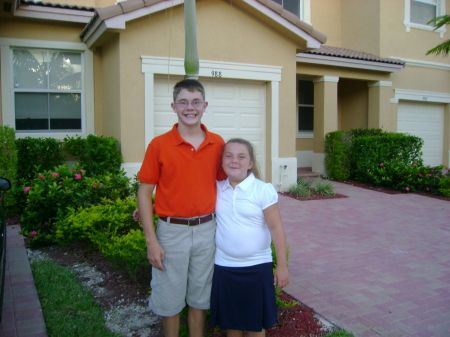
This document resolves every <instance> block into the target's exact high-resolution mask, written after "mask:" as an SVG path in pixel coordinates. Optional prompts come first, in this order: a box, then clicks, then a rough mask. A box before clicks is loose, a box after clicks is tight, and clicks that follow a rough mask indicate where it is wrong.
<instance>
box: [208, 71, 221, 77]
mask: <svg viewBox="0 0 450 337" xmlns="http://www.w3.org/2000/svg"><path fill="white" fill-rule="evenodd" d="M211 76H212V77H222V72H221V71H216V70H211Z"/></svg>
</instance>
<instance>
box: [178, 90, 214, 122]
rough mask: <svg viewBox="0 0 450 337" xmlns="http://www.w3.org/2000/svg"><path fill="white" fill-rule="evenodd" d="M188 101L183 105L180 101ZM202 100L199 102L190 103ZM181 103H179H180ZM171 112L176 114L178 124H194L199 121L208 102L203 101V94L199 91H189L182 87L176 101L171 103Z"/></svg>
mask: <svg viewBox="0 0 450 337" xmlns="http://www.w3.org/2000/svg"><path fill="white" fill-rule="evenodd" d="M183 102H184V103H189V104H187V105H183V104H182V103H183ZM196 102H202V103H201V104H194V105H195V106H193V105H192V103H196ZM180 103H181V104H180ZM171 106H172V109H173V112H175V113H176V114H177V116H178V124H183V125H185V126H195V125H199V124H200V123H201V119H202V117H203V113H204V112H205V110H206V107H207V106H208V102H204V99H203V95H202V93H201V92H200V91H197V90H195V91H189V90H187V89H182V90H181V91H180V93H179V94H178V95H177V98H176V101H175V102H174V103H172V105H171Z"/></svg>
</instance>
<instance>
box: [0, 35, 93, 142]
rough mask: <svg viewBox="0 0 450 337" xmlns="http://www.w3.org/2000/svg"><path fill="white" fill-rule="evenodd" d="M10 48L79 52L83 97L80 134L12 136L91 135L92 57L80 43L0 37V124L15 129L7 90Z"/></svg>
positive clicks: (57, 136) (11, 96) (11, 95)
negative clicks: (0, 120) (81, 57)
mask: <svg viewBox="0 0 450 337" xmlns="http://www.w3.org/2000/svg"><path fill="white" fill-rule="evenodd" d="M14 47H22V48H41V49H57V50H71V51H79V52H82V53H83V62H84V67H83V96H84V98H82V99H83V100H84V104H82V108H81V123H82V126H81V130H82V131H81V132H80V131H73V132H71V131H65V132H35V133H31V132H30V133H28V132H20V133H16V137H18V138H24V137H50V138H55V139H63V138H64V137H66V136H67V135H79V136H81V137H86V136H87V135H89V134H94V56H93V52H92V51H91V50H89V49H88V48H87V47H86V45H85V44H84V43H79V42H61V41H41V40H26V39H10V38H0V55H1V64H0V70H1V71H0V75H1V93H2V103H1V104H2V123H3V125H8V126H10V127H12V128H14V129H15V118H14V93H13V91H12V90H11V88H12V83H13V79H12V76H13V66H12V64H13V63H12V51H11V49H12V48H14Z"/></svg>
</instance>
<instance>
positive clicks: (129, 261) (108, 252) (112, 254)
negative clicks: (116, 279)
mask: <svg viewBox="0 0 450 337" xmlns="http://www.w3.org/2000/svg"><path fill="white" fill-rule="evenodd" d="M99 248H100V251H101V252H102V253H103V255H105V257H106V258H108V259H110V260H111V261H113V262H114V263H115V264H116V265H118V266H119V267H122V268H125V269H126V270H127V272H128V274H130V276H131V277H133V278H134V279H136V275H137V273H138V272H141V271H142V270H145V269H148V271H149V273H150V270H151V268H150V264H149V262H148V259H147V245H146V242H145V235H144V232H143V231H142V229H132V230H130V232H128V233H127V234H125V235H123V236H114V237H112V238H111V240H109V241H107V242H105V243H104V244H103V245H100V247H99Z"/></svg>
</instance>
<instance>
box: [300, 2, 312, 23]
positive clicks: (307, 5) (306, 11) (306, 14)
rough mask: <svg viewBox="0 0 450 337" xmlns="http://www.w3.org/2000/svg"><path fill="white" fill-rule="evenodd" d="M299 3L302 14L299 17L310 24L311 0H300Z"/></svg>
mask: <svg viewBox="0 0 450 337" xmlns="http://www.w3.org/2000/svg"><path fill="white" fill-rule="evenodd" d="M301 5H302V6H303V11H302V14H303V16H302V17H301V18H300V19H301V20H303V21H305V22H306V23H308V24H310V25H312V23H311V0H302V2H301Z"/></svg>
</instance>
